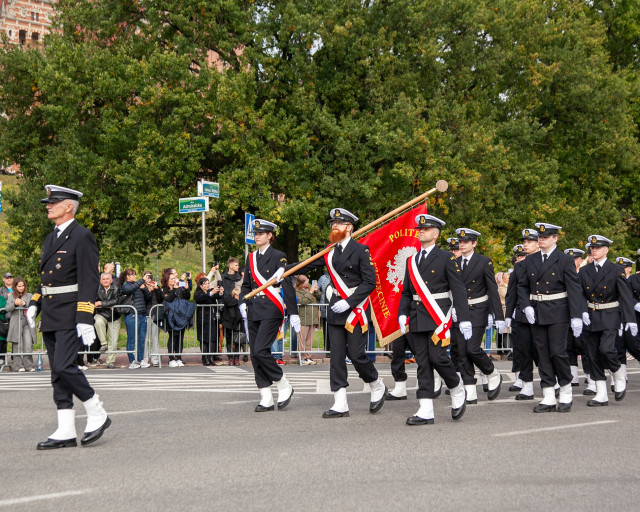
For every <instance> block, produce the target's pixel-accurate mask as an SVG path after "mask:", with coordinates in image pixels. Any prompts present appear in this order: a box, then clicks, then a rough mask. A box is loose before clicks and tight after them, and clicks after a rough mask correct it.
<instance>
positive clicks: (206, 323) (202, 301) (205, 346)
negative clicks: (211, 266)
mask: <svg viewBox="0 0 640 512" xmlns="http://www.w3.org/2000/svg"><path fill="white" fill-rule="evenodd" d="M223 292H224V290H222V289H221V288H220V287H219V286H216V287H214V288H212V287H211V282H210V281H209V280H208V279H207V278H206V277H202V278H200V279H199V280H198V283H197V287H196V291H195V293H194V295H193V298H194V299H195V301H196V304H197V305H198V307H197V309H196V336H197V338H198V341H199V342H200V351H201V352H202V364H203V366H215V362H214V360H213V357H212V356H211V355H209V353H210V352H215V351H216V350H217V347H218V343H217V340H218V333H219V329H218V325H219V324H218V311H217V309H218V308H217V305H218V301H219V300H221V299H222V293H223Z"/></svg>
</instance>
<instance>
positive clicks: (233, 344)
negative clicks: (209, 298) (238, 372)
mask: <svg viewBox="0 0 640 512" xmlns="http://www.w3.org/2000/svg"><path fill="white" fill-rule="evenodd" d="M241 286H242V275H241V274H240V262H239V261H238V258H233V257H231V258H229V259H228V260H227V271H226V272H224V273H223V274H222V288H223V289H224V294H223V296H222V302H223V304H224V308H223V310H222V327H223V328H224V338H225V339H226V340H227V353H231V352H241V351H242V352H246V349H247V343H246V342H247V339H246V335H245V334H244V325H242V321H241V320H240V310H239V309H238V298H239V296H240V287H241ZM234 290H237V293H236V294H235V295H234ZM241 334H242V335H243V336H240V335H241ZM241 338H242V339H241ZM239 357H240V356H237V355H233V354H230V355H229V356H228V359H229V365H232V366H233V365H238V364H239ZM242 359H243V361H245V362H246V361H248V359H249V358H248V357H247V355H244V356H243V357H242Z"/></svg>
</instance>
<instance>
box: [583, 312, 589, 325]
mask: <svg viewBox="0 0 640 512" xmlns="http://www.w3.org/2000/svg"><path fill="white" fill-rule="evenodd" d="M582 323H583V324H584V325H591V319H590V318H589V313H588V312H586V311H585V312H584V313H582Z"/></svg>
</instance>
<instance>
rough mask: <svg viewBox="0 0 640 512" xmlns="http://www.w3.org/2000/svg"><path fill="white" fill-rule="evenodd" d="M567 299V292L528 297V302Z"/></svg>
mask: <svg viewBox="0 0 640 512" xmlns="http://www.w3.org/2000/svg"><path fill="white" fill-rule="evenodd" d="M567 297H568V294H567V292H562V293H552V294H550V295H544V294H543V295H534V294H531V295H529V299H530V300H538V301H543V302H544V301H547V300H557V299H565V298H567Z"/></svg>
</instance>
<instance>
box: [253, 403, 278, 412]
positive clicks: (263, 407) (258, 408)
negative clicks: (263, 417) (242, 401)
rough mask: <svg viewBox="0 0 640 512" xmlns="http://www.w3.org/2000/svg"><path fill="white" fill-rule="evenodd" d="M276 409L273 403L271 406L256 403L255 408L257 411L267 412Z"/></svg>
mask: <svg viewBox="0 0 640 512" xmlns="http://www.w3.org/2000/svg"><path fill="white" fill-rule="evenodd" d="M274 409H275V407H274V406H273V405H270V406H269V407H265V406H264V405H260V404H258V405H256V408H255V409H254V410H255V412H266V411H273V410H274Z"/></svg>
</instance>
